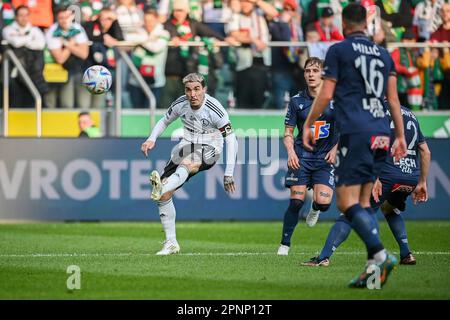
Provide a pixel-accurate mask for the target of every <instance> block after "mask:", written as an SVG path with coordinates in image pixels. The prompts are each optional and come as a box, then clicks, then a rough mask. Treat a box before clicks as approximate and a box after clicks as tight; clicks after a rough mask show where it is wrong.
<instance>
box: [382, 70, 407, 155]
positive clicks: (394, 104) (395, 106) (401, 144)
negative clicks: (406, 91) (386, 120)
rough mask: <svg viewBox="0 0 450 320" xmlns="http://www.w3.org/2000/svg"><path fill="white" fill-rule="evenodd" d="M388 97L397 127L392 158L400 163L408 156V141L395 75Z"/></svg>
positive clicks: (391, 81) (389, 87)
mask: <svg viewBox="0 0 450 320" xmlns="http://www.w3.org/2000/svg"><path fill="white" fill-rule="evenodd" d="M386 95H387V99H388V102H389V108H390V111H391V117H392V120H393V121H394V127H395V138H396V139H395V142H394V144H393V145H392V156H394V158H395V160H397V161H398V160H400V159H401V158H403V157H404V156H406V140H405V132H404V128H403V117H402V113H401V110H400V101H399V99H398V94H397V77H396V76H394V75H391V76H389V79H388V87H387V92H386Z"/></svg>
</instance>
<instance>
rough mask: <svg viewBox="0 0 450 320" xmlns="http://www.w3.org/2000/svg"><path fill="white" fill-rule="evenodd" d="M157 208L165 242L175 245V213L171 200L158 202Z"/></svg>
mask: <svg viewBox="0 0 450 320" xmlns="http://www.w3.org/2000/svg"><path fill="white" fill-rule="evenodd" d="M158 208H159V218H160V219H161V223H162V226H163V229H164V233H165V234H166V240H171V241H173V242H174V243H177V236H176V233H175V217H176V211H175V206H174V205H173V201H172V198H170V199H169V200H167V201H159V202H158Z"/></svg>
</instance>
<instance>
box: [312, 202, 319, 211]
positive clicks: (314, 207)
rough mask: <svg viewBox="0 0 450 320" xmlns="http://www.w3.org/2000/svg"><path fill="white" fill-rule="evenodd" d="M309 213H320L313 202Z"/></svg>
mask: <svg viewBox="0 0 450 320" xmlns="http://www.w3.org/2000/svg"><path fill="white" fill-rule="evenodd" d="M311 211H312V212H320V208H318V207H317V203H316V202H315V201H313V204H312V207H311Z"/></svg>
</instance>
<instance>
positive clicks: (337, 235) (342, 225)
mask: <svg viewBox="0 0 450 320" xmlns="http://www.w3.org/2000/svg"><path fill="white" fill-rule="evenodd" d="M351 231H352V226H351V224H350V221H348V219H347V218H346V217H345V216H344V215H341V216H340V217H339V218H338V219H337V220H336V222H335V224H334V225H333V227H331V230H330V233H329V234H328V237H327V240H326V241H325V246H324V247H323V249H322V252H320V255H319V260H323V259H325V258H330V257H331V256H332V255H333V253H334V251H335V250H336V249H337V248H338V247H339V245H340V244H341V243H342V242H344V241H345V240H346V239H347V238H348V236H349V234H350V232H351Z"/></svg>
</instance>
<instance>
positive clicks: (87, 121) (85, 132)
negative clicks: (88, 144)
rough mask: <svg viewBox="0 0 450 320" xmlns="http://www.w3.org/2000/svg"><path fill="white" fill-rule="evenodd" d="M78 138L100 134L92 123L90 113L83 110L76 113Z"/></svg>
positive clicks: (93, 136)
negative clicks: (78, 130)
mask: <svg viewBox="0 0 450 320" xmlns="http://www.w3.org/2000/svg"><path fill="white" fill-rule="evenodd" d="M78 127H79V128H80V135H79V136H78V137H79V138H98V137H100V136H101V132H100V129H99V128H98V127H97V126H96V125H95V124H94V120H92V117H91V114H90V113H89V112H86V111H83V112H80V113H79V114H78Z"/></svg>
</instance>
